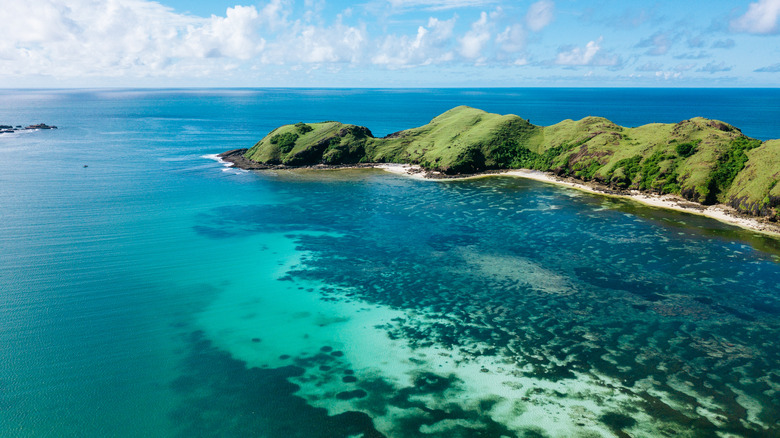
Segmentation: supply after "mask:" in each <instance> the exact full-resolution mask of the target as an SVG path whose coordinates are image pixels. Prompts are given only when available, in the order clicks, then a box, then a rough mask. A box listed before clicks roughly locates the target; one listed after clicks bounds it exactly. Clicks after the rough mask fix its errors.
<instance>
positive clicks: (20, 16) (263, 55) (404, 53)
mask: <svg viewBox="0 0 780 438" xmlns="http://www.w3.org/2000/svg"><path fill="white" fill-rule="evenodd" d="M0 23H3V26H1V27H0V84H3V85H0V86H3V87H94V86H111V87H113V86H120V87H123V86H127V87H170V86H182V87H186V86H215V87H491V86H500V87H524V86H550V87H556V86H585V87H590V86H607V87H611V86H618V87H778V86H780V0H756V1H740V0H730V1H725V0H709V1H701V0H688V1H685V2H681V1H674V2H672V1H664V2H656V3H652V2H646V1H642V2H630V1H625V0H624V1H613V0H599V1H594V0H537V1H502V0H367V1H365V2H362V3H360V2H346V1H334V0H330V1H329V0H299V1H294V0H270V1H260V2H256V1H243V2H242V1H241V0H230V1H228V0H204V1H193V0H162V1H159V2H155V1H148V0H36V1H34V2H29V1H28V2H22V1H16V0H0Z"/></svg>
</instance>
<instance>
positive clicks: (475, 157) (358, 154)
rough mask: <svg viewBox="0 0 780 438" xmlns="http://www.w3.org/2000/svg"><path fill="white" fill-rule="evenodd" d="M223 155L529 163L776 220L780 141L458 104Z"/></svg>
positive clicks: (452, 168) (428, 163)
mask: <svg viewBox="0 0 780 438" xmlns="http://www.w3.org/2000/svg"><path fill="white" fill-rule="evenodd" d="M220 157H221V158H222V159H223V160H225V161H229V162H232V163H234V165H235V166H237V167H240V168H244V169H267V168H285V167H304V166H332V167H337V166H370V165H376V164H379V163H400V164H410V165H417V166H419V167H420V168H421V169H422V170H423V171H425V172H427V174H428V175H432V176H436V175H438V176H440V177H451V176H467V175H474V174H478V173H483V172H490V171H502V170H512V169H530V170H537V171H542V172H548V173H551V174H552V175H555V176H557V177H565V178H569V179H570V180H573V181H582V182H586V183H590V184H595V185H598V186H600V187H602V188H603V189H604V190H605V191H611V192H614V193H618V194H620V193H628V192H629V191H631V192H633V193H636V192H639V193H642V194H656V195H666V194H671V195H677V196H679V197H682V198H684V199H685V200H687V201H689V202H693V203H697V204H700V205H703V206H707V205H715V204H724V205H728V206H730V207H733V208H734V209H735V210H736V211H737V212H738V213H740V214H744V215H749V216H752V217H755V218H761V219H762V220H763V221H768V222H777V221H778V220H780V184H778V180H780V140H769V141H765V142H762V141H760V140H756V139H753V138H750V137H747V136H745V135H744V134H742V132H741V131H740V130H739V129H738V128H736V127H734V126H732V125H730V124H728V123H725V122H721V121H717V120H709V119H705V118H701V117H696V118H693V119H690V120H684V121H681V122H679V123H674V124H661V123H652V124H648V125H643V126H639V127H635V128H627V127H622V126H619V125H616V124H615V123H613V122H611V121H609V120H607V119H605V118H602V117H586V118H584V119H582V120H577V121H575V120H564V121H562V122H560V123H557V124H555V125H551V126H537V125H533V124H531V123H530V122H529V121H528V120H526V119H523V118H521V117H519V116H516V115H512V114H509V115H500V114H492V113H488V112H485V111H482V110H479V109H475V108H470V107H466V106H459V107H456V108H453V109H451V110H449V111H447V112H445V113H443V114H441V115H439V116H437V117H436V118H434V119H433V120H431V122H430V123H428V124H426V125H424V126H420V127H417V128H412V129H407V130H404V131H399V132H396V133H393V134H389V135H387V136H385V137H383V138H376V137H374V136H373V135H372V134H371V131H370V130H369V129H368V128H365V127H362V126H356V125H349V124H342V123H339V122H332V121H331V122H320V123H303V122H300V123H296V124H291V125H284V126H281V127H279V128H276V129H274V130H273V131H271V132H270V133H269V134H268V135H266V136H265V137H264V138H263V139H262V140H260V141H259V142H257V144H255V145H254V146H253V147H252V148H249V149H238V150H234V151H228V152H225V153H223V154H221V155H220Z"/></svg>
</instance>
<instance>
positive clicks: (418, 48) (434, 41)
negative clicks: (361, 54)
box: [371, 18, 455, 68]
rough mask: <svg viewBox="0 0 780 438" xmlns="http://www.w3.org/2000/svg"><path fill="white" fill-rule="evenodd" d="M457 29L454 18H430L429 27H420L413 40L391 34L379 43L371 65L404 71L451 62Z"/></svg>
mask: <svg viewBox="0 0 780 438" xmlns="http://www.w3.org/2000/svg"><path fill="white" fill-rule="evenodd" d="M454 27H455V18H451V19H449V20H438V19H436V18H430V19H429V20H428V24H427V26H420V27H418V28H417V34H416V35H415V36H414V38H409V37H407V36H406V35H404V36H400V37H399V36H396V35H388V36H387V37H385V38H384V39H383V41H382V42H381V43H380V45H379V49H378V51H377V54H375V55H374V56H373V57H372V58H371V62H373V63H374V64H380V65H386V66H388V67H390V68H401V67H411V66H415V65H428V64H432V63H435V62H446V61H450V60H452V59H453V58H454V55H453V53H452V51H450V50H449V49H448V47H449V44H450V43H451V40H452V35H453V28H454Z"/></svg>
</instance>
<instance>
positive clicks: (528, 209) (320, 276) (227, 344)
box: [0, 89, 780, 437]
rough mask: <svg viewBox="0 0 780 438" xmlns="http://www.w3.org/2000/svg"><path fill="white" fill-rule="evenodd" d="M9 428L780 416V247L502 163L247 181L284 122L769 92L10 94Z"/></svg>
mask: <svg viewBox="0 0 780 438" xmlns="http://www.w3.org/2000/svg"><path fill="white" fill-rule="evenodd" d="M0 98H1V99H2V105H0V124H12V125H20V124H21V125H27V124H33V123H41V122H43V123H47V124H49V125H56V126H58V128H59V129H56V130H36V131H20V132H16V133H13V134H0V351H1V352H2V353H1V354H0V436H3V437H83V436H101V437H137V436H159V437H193V436H204V437H205V436H208V437H213V436H253V437H348V436H364V437H380V436H386V437H472V436H473V437H477V436H478V437H501V436H506V437H531V436H534V437H572V436H575V437H576V436H579V437H597V436H679V437H698V436H701V437H705V436H716V435H717V434H721V435H722V436H745V437H748V436H777V435H780V241H779V240H777V239H774V238H771V237H767V236H763V235H760V234H757V233H754V232H750V231H745V230H741V229H738V228H735V227H732V226H730V225H726V224H722V223H719V222H717V221H714V220H711V219H708V218H704V217H699V216H693V215H689V214H684V213H679V212H672V211H664V210H659V209H655V208H651V207H647V206H643V205H640V204H636V203H634V202H632V201H628V200H620V199H613V198H607V197H603V196H598V195H593V194H587V193H583V192H580V191H576V190H573V189H569V188H565V187H559V186H554V185H550V184H545V183H542V182H537V181H531V180H524V179H519V178H513V177H507V176H496V177H489V178H481V179H471V180H451V181H420V180H414V179H410V178H406V177H404V176H399V175H395V174H391V173H387V172H384V171H381V170H374V169H364V170H338V171H333V170H322V171H311V170H308V171H305V170H298V171H264V172H246V171H241V170H237V169H233V168H230V167H226V166H225V165H224V164H223V163H220V162H219V161H218V160H216V159H215V158H214V154H217V153H220V152H223V151H227V150H230V149H236V148H243V147H250V146H251V145H253V144H254V143H255V142H256V141H258V140H259V139H261V138H262V137H263V136H264V135H265V134H267V133H268V132H269V131H270V130H272V129H273V128H275V127H277V126H278V125H281V124H286V123H295V122H298V121H305V122H315V121H323V120H338V121H342V122H345V123H355V124H358V125H364V126H367V127H368V128H369V129H370V130H371V131H372V132H373V134H374V135H375V136H384V135H386V134H389V133H391V132H395V131H398V130H402V129H407V128H411V127H415V126H419V125H422V124H424V123H427V122H428V121H430V119H432V118H433V117H435V116H436V115H438V114H440V113H442V112H444V111H446V110H448V109H450V108H452V107H455V106H458V105H470V106H474V107H477V108H481V109H484V110H487V111H490V112H498V113H514V114H517V115H520V116H521V117H524V118H528V119H530V120H531V122H532V123H534V124H538V125H549V124H553V123H556V122H559V121H561V120H564V119H569V118H570V119H579V118H582V117H585V116H588V115H597V116H603V117H606V118H608V119H610V120H612V121H613V122H615V123H618V124H621V125H625V126H638V125H642V124H646V123H653V122H663V123H672V122H678V121H681V120H684V119H688V118H691V117H695V116H703V117H708V118H713V119H719V120H723V121H725V122H728V123H731V124H733V125H735V126H737V127H738V128H740V129H741V130H742V131H743V132H744V133H745V134H746V135H748V136H751V137H755V138H759V139H763V140H766V139H772V138H780V125H778V124H777V120H780V90H777V89H473V90H471V89H433V90H428V89H412V90H404V89H400V90H398V89H388V90H374V89H370V90H369V89H215V90H212V89H173V90H138V89H131V90H125V89H117V90H0Z"/></svg>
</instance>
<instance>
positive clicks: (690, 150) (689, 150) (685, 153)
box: [674, 140, 701, 158]
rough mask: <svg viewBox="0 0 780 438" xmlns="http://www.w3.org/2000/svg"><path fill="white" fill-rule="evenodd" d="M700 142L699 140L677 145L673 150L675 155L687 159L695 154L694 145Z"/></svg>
mask: <svg viewBox="0 0 780 438" xmlns="http://www.w3.org/2000/svg"><path fill="white" fill-rule="evenodd" d="M699 142H701V140H699V141H696V142H690V141H689V142H685V143H680V144H678V145H677V146H676V147H675V148H674V149H675V150H676V151H677V155H679V156H681V157H683V158H688V157H690V156H691V155H693V154H695V153H696V145H697V144H698V143H699Z"/></svg>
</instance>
